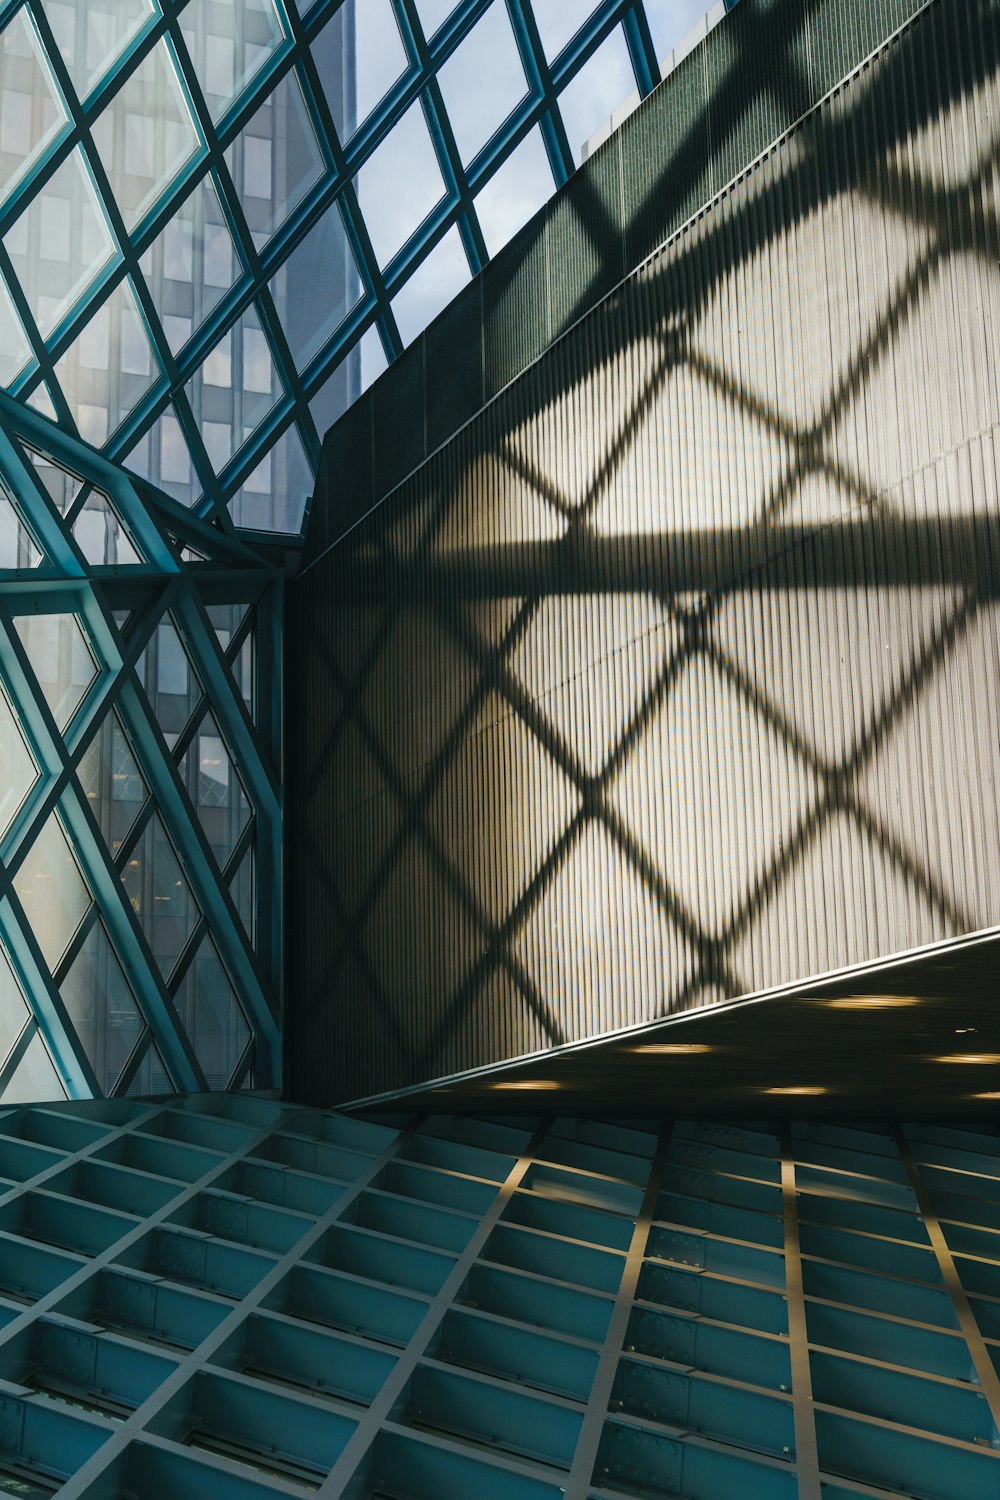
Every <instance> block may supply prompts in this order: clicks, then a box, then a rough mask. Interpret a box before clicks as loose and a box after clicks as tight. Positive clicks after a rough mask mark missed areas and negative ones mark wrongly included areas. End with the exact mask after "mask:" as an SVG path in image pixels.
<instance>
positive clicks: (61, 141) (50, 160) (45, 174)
mask: <svg viewBox="0 0 1000 1500" xmlns="http://www.w3.org/2000/svg"><path fill="white" fill-rule="evenodd" d="M60 61H61V59H60ZM67 102H68V101H67ZM79 143H80V136H79V126H78V125H77V123H76V121H75V120H74V119H73V117H72V111H71V117H70V129H69V131H68V132H64V133H60V134H59V135H57V136H56V138H55V140H53V141H50V143H49V145H48V146H47V148H46V149H45V151H43V152H42V155H41V156H40V157H39V158H38V160H37V161H36V162H35V165H34V166H33V167H32V169H31V171H30V172H29V173H28V175H27V176H26V177H25V178H24V180H23V181H22V182H20V183H19V184H18V185H17V187H16V188H15V189H14V191H13V192H12V193H11V195H10V197H9V198H8V199H7V200H6V202H5V203H4V205H3V210H2V211H0V237H2V236H3V235H5V234H6V233H7V231H8V230H9V229H10V228H11V227H12V226H13V225H14V224H15V223H16V222H17V220H18V219H19V218H20V217H21V214H22V213H23V212H24V210H25V208H26V207H27V206H28V203H29V202H30V201H31V200H32V199H33V198H35V197H37V196H38V194H39V193H41V191H42V190H43V188H44V187H45V185H46V184H47V183H48V181H49V179H50V178H52V177H54V176H55V174H56V172H58V170H59V168H60V167H61V166H62V164H63V162H64V161H65V160H66V158H67V157H68V156H71V155H72V154H73V150H74V148H75V147H76V146H78V145H79Z"/></svg>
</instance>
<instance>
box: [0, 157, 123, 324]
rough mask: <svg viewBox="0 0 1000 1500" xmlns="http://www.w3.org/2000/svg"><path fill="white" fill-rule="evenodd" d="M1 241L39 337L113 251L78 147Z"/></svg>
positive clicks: (70, 305)
mask: <svg viewBox="0 0 1000 1500" xmlns="http://www.w3.org/2000/svg"><path fill="white" fill-rule="evenodd" d="M4 246H5V248H6V250H7V252H8V254H9V255H10V258H11V261H12V262H13V266H14V271H15V273H16V275H17V279H18V281H19V282H20V283H21V289H22V291H23V292H24V295H25V298H26V299H27V303H28V306H29V308H30V309H31V315H32V317H33V318H34V320H35V322H36V323H37V324H38V327H39V330H40V332H41V333H42V335H43V337H45V338H48V336H49V334H50V333H51V332H52V331H53V329H54V328H55V327H56V324H57V323H58V322H59V321H60V319H61V318H62V317H63V315H64V314H65V313H67V312H68V311H69V310H70V308H71V307H72V306H73V305H74V303H76V301H77V300H78V299H79V298H80V296H81V295H82V294H83V293H84V292H85V291H86V289H87V287H88V286H90V284H91V282H92V281H93V280H94V277H95V276H96V275H97V274H98V272H99V271H101V270H102V269H103V268H104V267H105V266H106V265H107V263H108V261H109V260H110V259H111V258H112V256H113V255H114V253H115V244H114V240H113V239H112V237H111V231H110V229H109V228H108V225H107V222H106V220H105V218H104V214H103V212H102V211H101V208H100V204H99V201H98V197H97V193H96V191H95V189H94V185H93V183H92V182H91V180H90V173H89V172H88V171H87V165H86V162H85V160H84V156H83V152H82V151H81V150H80V148H79V147H77V149H76V150H75V151H74V152H72V154H71V155H70V156H68V157H67V158H66V160H65V161H64V162H63V164H62V166H60V167H59V168H58V169H57V171H55V172H54V173H53V175H52V176H51V177H50V178H49V180H48V182H47V183H46V184H45V186H44V187H43V188H42V190H41V192H40V193H38V194H37V196H36V197H34V198H33V199H32V200H31V202H30V203H29V204H28V207H27V208H26V209H25V211H24V213H23V214H22V215H21V217H20V218H19V219H18V220H17V222H16V223H15V225H14V227H13V229H10V230H8V232H7V234H6V235H5V236H4Z"/></svg>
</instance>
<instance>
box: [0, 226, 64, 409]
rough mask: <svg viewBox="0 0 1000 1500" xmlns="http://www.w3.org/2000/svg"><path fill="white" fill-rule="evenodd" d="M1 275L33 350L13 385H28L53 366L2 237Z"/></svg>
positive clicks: (0, 252) (0, 251)
mask: <svg viewBox="0 0 1000 1500" xmlns="http://www.w3.org/2000/svg"><path fill="white" fill-rule="evenodd" d="M0 277H2V278H3V282H4V286H5V288H6V291H7V295H8V297H9V298H10V300H11V302H12V303H13V305H14V311H15V313H16V315H17V321H18V323H19V324H20V325H21V331H22V332H23V334H24V336H25V338H26V339H27V341H28V348H29V350H30V351H31V354H30V357H29V359H28V361H27V363H26V364H25V366H24V368H23V370H20V371H18V376H17V377H16V378H15V380H14V381H12V382H11V384H12V386H14V387H17V386H18V385H19V384H25V385H26V384H27V382H28V380H29V378H30V379H34V377H35V375H36V374H37V373H38V371H41V372H42V375H43V378H44V376H45V373H46V371H47V370H48V371H49V372H51V368H52V366H51V362H50V361H49V355H48V350H47V349H46V347H45V340H44V339H43V338H42V336H41V334H40V333H39V331H38V326H37V324H36V323H35V319H34V317H33V316H32V313H31V309H30V307H29V306H28V301H27V298H26V297H25V295H24V293H23V292H22V290H21V284H20V282H19V281H18V279H17V277H16V275H15V274H14V267H13V265H12V263H11V259H10V256H9V255H8V253H7V247H6V246H5V245H4V243H3V240H2V239H0Z"/></svg>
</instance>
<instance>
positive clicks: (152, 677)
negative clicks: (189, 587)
mask: <svg viewBox="0 0 1000 1500" xmlns="http://www.w3.org/2000/svg"><path fill="white" fill-rule="evenodd" d="M136 671H137V672H138V674H139V681H140V682H141V683H142V685H143V687H144V688H145V690H146V696H147V697H148V698H149V701H150V703H151V704H152V706H153V712H154V713H155V715H156V722H157V724H159V726H160V729H161V730H162V732H163V737H164V739H165V740H166V742H167V744H168V745H170V746H172V745H174V744H175V742H176V740H177V736H178V735H179V734H180V732H181V730H182V729H183V728H184V726H185V724H186V723H187V722H188V720H189V719H190V717H191V714H192V713H193V711H194V708H195V705H196V704H197V703H199V702H200V700H201V697H202V686H201V683H200V681H199V680H198V676H197V674H196V673H195V670H194V668H193V667H192V665H191V662H190V660H189V659H188V654H187V652H186V651H185V649H184V646H183V644H182V643H181V638H180V636H179V635H178V633H177V627H176V626H175V625H174V622H173V620H172V619H171V618H170V617H169V615H168V616H167V617H166V619H163V620H161V621H160V623H159V625H157V627H156V633H155V634H154V636H153V638H152V640H151V641H150V643H149V645H148V646H147V647H146V650H145V651H144V652H143V653H142V655H141V656H140V658H139V660H138V662H137V663H136Z"/></svg>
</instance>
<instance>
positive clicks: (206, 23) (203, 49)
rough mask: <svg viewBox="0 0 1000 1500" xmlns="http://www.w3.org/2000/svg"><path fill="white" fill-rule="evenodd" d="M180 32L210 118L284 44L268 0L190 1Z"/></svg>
mask: <svg viewBox="0 0 1000 1500" xmlns="http://www.w3.org/2000/svg"><path fill="white" fill-rule="evenodd" d="M180 26H181V32H182V34H183V37H184V40H185V42H186V43H187V48H188V51H189V52H190V54H191V60H192V62H193V63H194V71H195V77H196V78H197V79H198V82H199V83H200V84H201V88H202V92H203V93H204V95H205V99H206V101H207V103H208V109H209V113H210V114H211V116H212V119H213V120H218V119H220V118H221V116H222V115H223V114H224V112H225V110H226V107H227V106H228V105H229V104H231V103H232V102H233V100H234V99H236V98H237V97H238V96H239V95H240V94H242V92H243V90H244V89H245V88H246V87H247V85H248V84H249V83H250V81H251V80H252V78H253V77H254V75H255V74H257V73H259V72H260V69H261V68H262V67H263V66H264V63H265V62H266V61H267V59H268V58H269V57H270V56H271V54H272V53H273V52H274V51H276V50H277V48H278V47H279V46H280V45H281V43H282V41H283V40H284V38H283V35H282V30H281V22H280V20H279V17H278V14H277V11H276V10H275V8H274V5H273V4H271V0H229V3H228V4H226V5H219V4H218V3H217V0H191V4H190V5H189V6H187V8H186V9H185V10H183V11H182V12H181V18H180Z"/></svg>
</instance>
